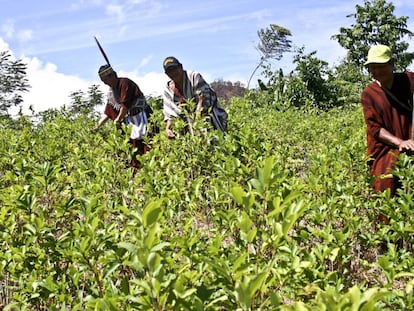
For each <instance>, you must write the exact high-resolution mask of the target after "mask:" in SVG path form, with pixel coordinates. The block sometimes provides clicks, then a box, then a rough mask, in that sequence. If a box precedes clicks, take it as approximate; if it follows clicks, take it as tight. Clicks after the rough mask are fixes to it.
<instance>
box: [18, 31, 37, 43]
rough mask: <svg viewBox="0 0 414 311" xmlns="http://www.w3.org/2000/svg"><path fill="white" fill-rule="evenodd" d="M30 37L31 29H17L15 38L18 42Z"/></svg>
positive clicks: (31, 34)
mask: <svg viewBox="0 0 414 311" xmlns="http://www.w3.org/2000/svg"><path fill="white" fill-rule="evenodd" d="M32 37H33V31H32V30H29V29H26V30H22V31H19V32H18V34H17V38H18V40H19V41H20V42H27V41H30V40H31V39H32Z"/></svg>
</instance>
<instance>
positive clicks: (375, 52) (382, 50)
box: [364, 44, 394, 83]
mask: <svg viewBox="0 0 414 311" xmlns="http://www.w3.org/2000/svg"><path fill="white" fill-rule="evenodd" d="M364 65H365V66H367V68H368V71H369V72H370V73H371V76H372V77H373V78H374V79H376V80H378V81H379V82H381V83H383V82H385V81H387V80H388V79H390V77H392V74H393V71H394V58H393V57H392V52H391V49H390V48H389V47H388V46H386V45H382V44H378V45H374V46H372V47H371V48H370V49H369V51H368V57H367V61H366V62H365V63H364Z"/></svg>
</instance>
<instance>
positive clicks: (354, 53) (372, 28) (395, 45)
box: [332, 0, 414, 69]
mask: <svg viewBox="0 0 414 311" xmlns="http://www.w3.org/2000/svg"><path fill="white" fill-rule="evenodd" d="M394 9H395V7H394V5H393V4H392V3H387V2H386V1H385V0H372V1H371V0H365V1H364V5H363V6H360V5H356V13H354V14H350V15H347V17H353V18H355V20H356V22H355V24H352V25H351V27H349V28H346V27H341V28H340V30H339V31H340V33H339V34H336V35H334V36H332V39H336V40H337V41H338V43H339V44H340V45H341V46H342V47H343V48H345V49H346V50H348V54H347V60H348V61H350V62H355V63H356V64H357V66H359V67H360V68H362V66H363V63H364V62H365V60H366V56H367V54H368V50H369V48H370V47H371V46H372V45H374V44H385V45H388V46H390V48H391V49H392V50H393V51H394V53H395V58H396V65H397V69H405V68H406V67H407V66H408V65H409V64H410V63H411V62H412V60H413V59H414V53H407V52H406V51H407V48H408V43H406V42H404V41H401V40H402V39H403V38H404V37H405V36H408V38H411V37H412V36H413V33H412V32H411V31H410V30H408V29H407V19H408V17H407V16H402V17H399V18H397V17H396V16H395V15H394Z"/></svg>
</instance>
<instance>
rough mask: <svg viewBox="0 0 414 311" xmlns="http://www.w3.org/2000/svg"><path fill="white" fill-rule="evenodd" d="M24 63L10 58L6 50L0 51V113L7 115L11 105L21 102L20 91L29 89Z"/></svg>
mask: <svg viewBox="0 0 414 311" xmlns="http://www.w3.org/2000/svg"><path fill="white" fill-rule="evenodd" d="M29 87H30V86H29V84H28V80H27V78H26V64H24V63H23V62H22V61H21V60H17V61H13V60H11V54H10V53H9V52H8V51H3V52H0V115H3V116H8V110H9V108H10V107H12V106H18V105H19V104H21V103H22V102H23V98H22V92H26V91H28V89H29Z"/></svg>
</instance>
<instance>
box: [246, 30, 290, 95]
mask: <svg viewBox="0 0 414 311" xmlns="http://www.w3.org/2000/svg"><path fill="white" fill-rule="evenodd" d="M257 35H258V36H259V39H260V41H259V43H258V45H257V47H256V48H257V49H258V50H259V52H260V53H261V57H260V62H259V64H258V65H257V66H256V68H255V69H254V70H253V72H252V74H251V76H250V78H249V81H248V82H247V89H248V88H249V85H250V81H251V79H252V78H253V75H254V74H255V73H256V71H257V69H259V67H260V66H261V65H262V64H263V63H264V62H265V61H267V60H268V59H270V58H274V59H276V60H280V59H281V58H282V57H283V54H284V53H285V52H289V51H290V49H291V47H292V42H291V40H289V39H288V37H289V36H292V34H291V32H290V30H288V29H286V28H283V27H281V26H279V25H275V24H270V26H269V27H268V28H265V29H260V30H259V31H258V32H257Z"/></svg>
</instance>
